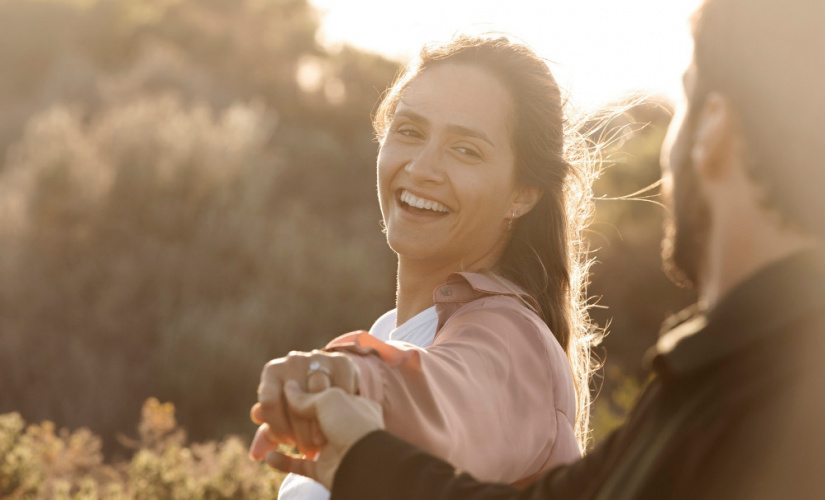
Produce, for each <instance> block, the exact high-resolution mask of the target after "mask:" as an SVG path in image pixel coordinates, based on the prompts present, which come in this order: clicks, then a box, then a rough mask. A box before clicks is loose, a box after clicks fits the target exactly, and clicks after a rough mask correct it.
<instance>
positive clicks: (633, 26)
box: [0, 0, 696, 498]
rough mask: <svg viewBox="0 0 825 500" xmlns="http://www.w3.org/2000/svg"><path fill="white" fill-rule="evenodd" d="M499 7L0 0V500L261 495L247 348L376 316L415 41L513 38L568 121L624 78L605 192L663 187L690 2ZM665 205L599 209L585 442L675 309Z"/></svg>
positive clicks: (253, 352) (615, 407) (613, 415)
mask: <svg viewBox="0 0 825 500" xmlns="http://www.w3.org/2000/svg"><path fill="white" fill-rule="evenodd" d="M503 3H504V2H495V3H493V2H488V3H484V2H469V1H468V2H443V1H441V2H429V1H423V2H416V3H415V4H414V5H415V6H414V7H411V6H409V5H406V4H404V5H396V4H395V3H394V2H386V1H383V2H378V1H369V0H362V1H357V0H352V1H350V2H344V1H333V0H316V2H315V3H311V2H309V1H307V0H0V414H3V415H2V416H0V496H4V495H9V496H13V495H20V494H21V493H20V492H21V491H24V492H25V491H30V490H31V491H35V493H37V492H40V494H41V495H43V496H48V497H55V498H57V497H58V496H59V495H62V494H65V495H69V496H66V498H81V496H78V495H82V494H86V493H88V494H89V495H92V494H94V495H102V496H104V497H105V496H106V495H109V494H111V495H112V498H114V497H117V495H125V496H126V497H135V498H141V494H138V493H136V492H138V491H143V492H144V493H142V495H143V496H142V498H166V497H169V498H172V497H174V498H178V497H180V498H184V497H186V498H189V497H187V496H186V495H185V494H184V493H175V492H179V491H184V490H185V488H196V486H192V484H194V483H192V481H189V482H187V481H188V480H187V479H186V477H187V475H188V476H197V475H198V474H201V475H203V476H209V477H213V478H214V477H215V475H216V474H217V475H218V476H220V474H218V473H217V472H216V471H218V470H220V471H223V472H221V474H224V476H220V477H221V479H219V483H220V484H218V483H215V484H216V485H217V486H216V485H212V486H209V487H212V488H213V490H214V491H213V490H209V491H212V492H213V493H214V495H213V496H209V495H206V494H205V493H204V491H206V490H203V488H207V486H204V484H206V483H208V482H209V481H212V479H209V480H206V479H204V481H206V482H205V483H203V484H201V483H197V481H195V482H196V483H197V484H200V486H197V488H201V489H200V490H197V492H199V493H197V492H196V493H192V495H193V496H192V498H201V497H204V495H206V496H209V497H210V498H254V497H255V495H258V494H260V495H262V496H263V497H265V496H267V495H270V496H269V498H272V496H271V495H273V494H274V493H273V490H272V488H271V487H270V486H266V485H264V484H265V483H264V482H260V481H259V480H261V481H262V479H261V478H264V479H266V480H267V481H271V480H272V478H273V477H275V476H273V475H271V474H270V473H268V472H267V473H264V472H262V471H261V470H260V469H258V468H250V467H251V466H252V465H251V464H248V463H247V461H246V458H245V456H244V451H243V446H244V444H245V442H244V440H248V438H249V437H250V436H251V434H252V432H253V431H254V426H252V424H251V423H250V422H249V421H248V409H249V407H250V406H251V404H252V403H254V402H255V399H256V394H255V389H256V386H257V381H258V377H259V374H260V370H261V368H262V366H263V364H264V363H265V362H266V361H267V360H268V359H271V358H274V357H278V356H282V355H285V354H286V353H287V352H288V351H290V350H293V349H299V350H308V349H312V348H316V347H319V346H321V345H323V344H324V343H325V342H326V341H328V340H330V339H331V338H333V337H335V336H337V335H339V334H341V333H344V332H347V331H351V330H354V329H362V328H368V327H369V326H370V325H371V324H372V321H373V320H374V319H375V318H377V317H378V316H379V315H380V314H381V313H383V312H384V311H386V310H387V309H390V308H391V307H393V305H394V283H395V279H394V273H395V258H394V255H393V254H392V253H391V251H390V250H389V249H388V248H387V246H386V243H385V240H384V237H383V235H382V234H381V232H380V227H379V219H380V213H379V210H378V205H377V203H376V196H375V179H374V164H375V155H376V151H377V145H376V143H375V142H374V141H373V140H372V129H371V127H370V113H371V111H372V110H373V109H374V107H375V105H376V103H377V100H378V98H379V96H380V95H381V93H382V91H383V90H384V89H385V88H386V87H387V86H388V85H389V84H390V82H391V81H392V79H393V77H394V75H395V74H396V72H397V71H398V70H399V68H400V67H401V65H402V64H403V63H405V62H406V61H407V60H408V59H409V58H410V57H412V56H413V55H414V54H415V53H416V52H417V50H418V49H419V48H420V46H421V44H422V43H424V42H427V41H431V40H433V39H447V38H449V37H450V36H451V35H452V34H453V33H454V32H457V31H465V32H482V31H490V30H503V31H507V32H510V33H513V34H515V35H517V36H519V37H520V38H522V39H524V40H525V41H526V42H528V43H530V44H531V45H532V46H533V47H534V48H535V49H536V50H537V51H538V52H539V53H540V54H541V55H543V56H545V57H547V58H548V59H550V60H551V61H553V64H552V67H553V69H554V71H555V72H556V73H557V74H558V75H559V77H560V80H561V81H562V83H563V84H564V85H565V87H566V88H567V89H568V90H569V91H570V93H571V100H570V110H569V112H570V114H571V116H572V117H574V116H577V115H580V114H583V113H591V112H594V111H596V110H598V109H599V107H600V106H602V105H617V104H622V103H625V102H627V101H628V99H629V98H628V97H627V95H628V93H630V92H632V95H633V96H634V97H633V98H632V99H633V100H634V101H633V102H634V103H635V104H633V105H632V106H630V108H629V109H628V110H627V112H626V113H625V114H624V115H623V116H622V117H621V118H619V119H617V120H615V123H614V124H613V126H614V127H621V126H624V125H627V124H628V123H634V124H637V125H638V124H643V125H644V126H643V127H639V126H634V127H633V128H635V129H639V131H638V132H636V133H635V134H633V135H632V136H630V137H626V138H625V139H624V140H622V141H620V142H618V143H617V145H616V147H614V148H613V149H612V150H610V151H607V152H606V155H607V158H608V159H609V160H610V164H611V166H609V168H607V169H606V170H605V172H604V173H603V175H602V178H601V179H600V180H599V181H598V183H597V185H596V193H597V196H599V197H607V198H613V197H617V196H624V195H629V194H631V193H634V192H636V191H637V190H639V189H641V188H644V187H646V186H648V185H650V184H652V183H654V182H655V181H656V180H657V179H658V175H659V167H658V156H659V147H660V144H661V141H662V139H663V136H664V131H665V129H666V126H667V123H668V121H669V119H670V110H671V108H672V101H673V100H674V99H675V98H677V97H678V93H679V87H678V81H679V77H680V72H681V70H682V68H683V67H684V65H685V63H686V61H687V57H688V56H689V54H690V42H689V34H688V29H687V16H688V14H689V12H690V11H691V10H692V8H693V7H694V6H695V4H696V2H695V1H693V0H683V1H680V2H660V1H653V0H635V1H631V0H628V1H627V2H607V1H604V0H584V1H582V0H579V1H572V0H571V1H556V2H528V1H523V0H513V1H510V2H506V5H502V4H503ZM537 4H541V5H537ZM640 91H641V92H642V94H641V95H644V96H646V97H644V98H643V99H641V100H640V99H639V97H638V96H639V95H640V94H639V92H640ZM654 192H655V191H654ZM663 215H664V213H663V210H662V209H661V208H660V207H658V206H656V205H654V204H652V203H645V202H641V201H627V200H625V201H610V200H604V201H599V202H598V204H597V214H596V220H595V222H594V224H593V226H592V230H591V232H590V233H589V238H590V241H591V247H592V248H593V250H594V257H595V259H596V261H597V262H596V264H595V265H594V266H593V269H592V271H593V276H592V284H591V286H590V295H592V296H593V297H594V301H595V302H597V303H598V307H597V308H594V309H593V315H594V317H595V319H596V320H597V322H598V323H599V324H600V325H601V326H603V327H607V330H608V332H609V334H608V336H607V337H606V339H605V341H604V343H603V346H602V347H601V348H599V349H598V350H597V354H598V356H599V358H600V359H602V360H603V362H604V368H603V370H602V371H601V373H600V376H599V377H598V378H597V380H596V381H595V382H594V392H596V393H599V396H598V398H597V399H596V403H595V406H594V410H593V414H594V417H593V424H594V439H595V440H596V441H598V439H600V438H601V437H602V436H604V434H605V433H606V432H608V431H609V430H610V429H611V428H613V427H615V426H616V425H617V424H618V423H619V422H621V420H622V419H623V418H624V412H625V411H626V409H627V407H628V406H629V404H630V403H631V402H632V398H633V397H634V396H635V394H636V393H637V392H638V387H639V385H640V384H642V383H643V382H644V379H643V377H644V370H643V369H642V365H641V362H640V360H641V358H642V355H643V353H644V351H645V350H646V349H647V348H648V347H649V346H650V345H651V344H652V343H653V342H654V341H655V339H656V336H657V333H658V328H659V324H660V323H661V321H662V320H663V319H664V318H665V317H666V316H667V315H669V314H671V313H673V312H675V311H677V310H679V309H680V308H681V307H683V306H684V305H686V304H688V303H689V302H690V301H691V299H692V296H691V294H690V293H689V292H687V291H684V290H680V289H678V288H676V287H675V286H674V285H672V284H670V283H669V282H668V281H667V279H666V278H665V276H664V274H663V272H662V271H661V264H660V261H659V257H658V255H659V240H660V237H661V222H662V218H663ZM150 398H157V400H155V399H150ZM161 402H163V403H161ZM164 403H166V404H164ZM42 421H48V422H47V423H44V424H41V423H40V422H42ZM61 428H66V429H68V430H64V431H62V432H61V431H60V430H59V429H61ZM81 428H86V429H88V430H78V429H81ZM231 435H238V436H240V438H229V437H228V436H231ZM195 441H197V442H205V444H203V445H202V447H200V448H192V449H189V448H187V444H186V443H188V442H195ZM199 446H200V445H199ZM169 450H172V451H169ZM10 457H12V458H14V457H16V458H14V459H12V458H10ZM21 457H22V458H21ZM141 457H143V458H141ZM164 457H165V458H164ZM187 457H188V458H187ZM139 459H140V460H143V462H141V461H140V460H139ZM130 460H131V462H129V461H130ZM163 460H167V461H168V462H164V461H163ZM21 464H23V465H21ZM107 464H108V465H107ZM181 464H184V465H181ZM186 464H188V465H186ZM26 467H28V468H26ZM107 467H108V468H107ZM176 467H177V469H176ZM181 467H183V469H181ZM187 467H188V468H187ZM173 470H178V472H179V473H178V475H174V474H172V475H171V476H170V474H171V472H169V471H173ZM130 471H131V472H130ZM135 471H138V472H135ZM130 474H131V475H130ZM153 474H154V475H153ZM264 476H265V477H264ZM147 477H148V478H150V479H146V478H147ZM44 478H51V479H49V481H51V482H49V481H45V480H44ZM55 478H56V479H55ZM124 478H128V481H126V480H125V479H124ZM141 478H143V479H141ZM52 480H53V481H52ZM44 481H45V482H44ZM55 481H56V482H55ZM124 481H126V482H124ZM129 481H131V482H129ZM141 481H143V482H141ZM193 481H194V480H193ZM198 481H200V480H198ZM215 481H218V480H215ZM220 481H223V482H220ZM213 482H214V481H213ZM240 483H244V484H245V486H238V484H240ZM209 484H212V483H209ZM266 484H269V483H266ZM26 485H28V486H26ZM32 485H34V486H32ZM101 485H104V486H106V485H108V486H106V488H103V486H101ZM141 485H142V486H141ZM159 485H160V486H159ZM169 485H173V486H169ZM174 485H177V486H174ZM181 485H183V486H181ZM187 485H188V486H187ZM262 485H264V486H262ZM141 487H143V488H144V490H140V488H141ZM26 488H30V490H26ZM31 488H34V489H31ZM38 488H40V489H38ZM43 488H45V489H43ZM145 488H149V489H145ZM151 488H161V489H154V490H153V489H151ZM163 488H167V489H163ZM170 488H171V489H170ZM174 488H184V489H174ZM244 488H246V489H244ZM267 488H269V489H267ZM147 491H148V493H147ZM185 491H189V490H185ZM192 491H195V490H192ZM84 492H86V493H84ZM106 492H108V493H106ZM216 492H217V493H216ZM227 492H228V493H227ZM104 493H105V494H104ZM190 493H191V492H190ZM187 494H188V493H187ZM72 495H74V496H72ZM233 495H234V496H233ZM61 498H62V497H61ZM82 498H87V497H82ZM88 498H97V497H94V496H89V497H88ZM118 498H119V497H118Z"/></svg>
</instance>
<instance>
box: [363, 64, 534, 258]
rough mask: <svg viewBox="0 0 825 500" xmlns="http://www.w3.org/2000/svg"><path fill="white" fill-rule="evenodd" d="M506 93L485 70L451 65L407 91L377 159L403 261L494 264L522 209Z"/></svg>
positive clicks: (384, 203)
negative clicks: (514, 215) (515, 213)
mask: <svg viewBox="0 0 825 500" xmlns="http://www.w3.org/2000/svg"><path fill="white" fill-rule="evenodd" d="M512 114H513V110H512V104H511V98H510V95H509V93H508V91H507V90H506V89H505V88H504V86H503V85H502V84H501V83H499V81H498V80H497V79H496V78H494V77H493V76H492V75H490V74H489V73H488V72H486V71H485V70H483V69H480V68H477V67H475V66H471V65H464V64H452V63H445V64H440V65H436V66H434V67H430V68H428V69H426V70H425V71H423V72H422V73H421V74H419V75H418V76H417V77H416V78H415V79H414V80H413V81H412V82H411V83H410V84H409V86H408V87H407V90H406V91H405V92H404V93H403V96H402V97H401V100H400V101H399V103H398V107H397V108H396V111H395V114H394V116H393V119H392V123H391V124H390V127H389V130H388V132H387V136H386V139H385V140H384V143H383V144H382V146H381V150H380V152H379V155H378V196H379V200H380V203H381V212H382V214H383V216H384V223H385V224H386V228H387V241H388V242H389V245H390V247H391V248H392V249H393V250H394V251H395V252H396V253H397V254H398V255H399V258H400V259H415V260H419V261H428V262H429V263H431V264H433V265H435V266H439V267H447V268H450V267H452V268H455V270H459V269H463V270H477V269H480V268H486V267H491V266H493V265H494V264H495V262H496V261H497V259H498V257H499V255H500V254H501V252H502V251H503V249H504V246H505V244H506V241H507V225H508V220H507V219H508V218H510V217H511V216H512V212H513V211H514V210H519V206H518V197H519V190H518V189H516V188H515V175H514V173H515V172H514V171H515V168H514V164H515V161H514V154H513V150H512V147H511V137H510V127H511V123H512V119H513V118H512Z"/></svg>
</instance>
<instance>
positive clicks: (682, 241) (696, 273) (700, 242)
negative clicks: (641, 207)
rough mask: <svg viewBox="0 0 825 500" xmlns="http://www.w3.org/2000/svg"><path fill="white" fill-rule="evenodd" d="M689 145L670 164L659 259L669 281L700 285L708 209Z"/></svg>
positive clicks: (708, 218) (686, 285)
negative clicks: (670, 189) (667, 211)
mask: <svg viewBox="0 0 825 500" xmlns="http://www.w3.org/2000/svg"><path fill="white" fill-rule="evenodd" d="M689 150H690V148H685V154H684V155H683V157H682V158H679V159H678V160H677V162H676V163H677V164H674V165H671V169H672V175H673V185H672V190H673V192H672V193H670V196H668V193H665V202H666V204H667V205H668V206H669V207H670V208H671V212H670V213H669V214H668V215H667V217H666V219H665V237H664V240H662V262H663V265H664V270H665V273H666V274H667V275H668V277H669V278H670V280H671V281H673V282H674V283H676V284H677V285H680V286H685V287H688V288H693V287H696V286H697V285H699V279H700V272H701V269H702V267H703V266H704V265H705V258H706V248H707V240H708V233H709V230H710V210H709V209H708V202H707V199H706V198H705V194H704V193H703V192H702V189H701V186H700V185H699V179H698V177H697V175H696V171H695V170H694V168H693V162H692V161H691V159H690V154H689V152H688V151H689Z"/></svg>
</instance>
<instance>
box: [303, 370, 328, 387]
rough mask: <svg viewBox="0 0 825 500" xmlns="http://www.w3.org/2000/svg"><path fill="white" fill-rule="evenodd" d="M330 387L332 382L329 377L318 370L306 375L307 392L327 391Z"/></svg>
mask: <svg viewBox="0 0 825 500" xmlns="http://www.w3.org/2000/svg"><path fill="white" fill-rule="evenodd" d="M331 385H332V380H330V378H329V376H328V375H327V374H326V373H324V372H322V371H320V370H318V371H314V372H312V373H310V374H309V375H307V392H321V391H323V390H325V389H329V387H330V386H331Z"/></svg>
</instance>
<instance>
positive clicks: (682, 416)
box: [332, 252, 825, 500]
mask: <svg viewBox="0 0 825 500" xmlns="http://www.w3.org/2000/svg"><path fill="white" fill-rule="evenodd" d="M650 363H651V368H652V370H653V372H654V375H655V376H654V378H653V381H652V382H651V383H650V385H649V386H648V388H647V389H646V390H645V392H644V394H643V395H642V396H641V398H640V400H639V402H638V404H637V405H636V407H635V408H634V410H633V411H632V412H631V415H630V416H629V417H628V420H627V422H626V424H625V425H623V426H622V427H621V428H619V429H618V430H617V431H616V432H614V433H613V434H612V435H611V436H610V437H609V438H607V439H606V440H605V442H603V443H602V444H601V445H600V446H598V447H597V448H596V449H594V450H593V451H592V452H590V453H589V454H587V456H586V457H585V458H583V459H582V460H580V461H578V462H575V463H573V464H571V465H568V466H562V467H558V468H556V469H554V470H552V471H550V472H549V473H547V474H546V475H544V476H543V477H541V478H540V479H539V480H538V481H536V482H535V483H534V484H533V485H531V486H530V487H528V488H527V489H525V490H518V489H515V488H512V487H509V486H505V485H495V484H485V483H479V482H477V481H475V480H474V479H473V478H472V477H470V476H469V475H467V474H461V473H460V472H457V471H455V470H454V469H453V468H452V467H451V466H450V465H449V464H447V463H446V462H443V461H440V460H438V459H436V458H433V457H432V456H430V455H427V454H426V453H424V452H422V451H420V450H419V449H417V448H415V447H412V446H410V445H408V444H407V443H405V442H403V441H401V440H399V439H397V438H395V437H394V436H392V435H390V434H388V433H386V432H376V433H373V434H370V435H368V436H366V437H365V438H364V439H362V440H361V441H360V442H358V443H356V445H355V446H353V449H352V450H350V452H349V453H348V454H347V456H346V457H345V458H344V460H343V462H342V464H341V466H340V467H339V470H338V472H337V474H336V477H335V482H334V485H333V491H332V499H333V500H343V499H362V500H370V499H375V500H378V499H381V500H387V499H398V500H405V499H410V500H412V499H442V500H448V499H478V500H481V499H511V498H512V499H516V498H519V499H540V498H542V499H544V498H546V499H610V500H621V499H670V498H678V499H682V498H684V499H703V500H704V499H710V500H713V499H719V500H722V499H724V500H732V499H748V500H759V499H769V498H781V499H793V500H796V499H825V368H823V365H825V257H824V256H823V255H822V253H820V252H806V253H804V254H798V255H795V256H793V257H791V258H788V259H785V260H784V261H781V262H778V263H775V264H773V265H771V266H768V267H766V268H764V269H762V270H761V271H760V272H758V273H756V274H755V275H754V276H752V277H751V278H749V279H747V280H746V281H745V282H744V283H741V284H740V285H739V286H738V287H736V289H735V290H733V291H732V292H731V293H730V294H728V295H727V296H726V297H725V298H724V299H723V300H722V301H721V302H720V303H719V304H718V306H717V307H716V308H715V309H713V310H712V311H711V312H710V313H708V314H707V315H701V314H695V315H691V316H690V317H688V318H686V319H684V320H683V321H680V322H678V324H676V326H674V327H673V328H671V329H669V331H667V333H665V334H664V335H663V336H662V337H661V338H660V340H659V342H658V343H657V345H656V347H655V348H654V350H653V352H652V355H651V356H650ZM514 432H517V430H514Z"/></svg>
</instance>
